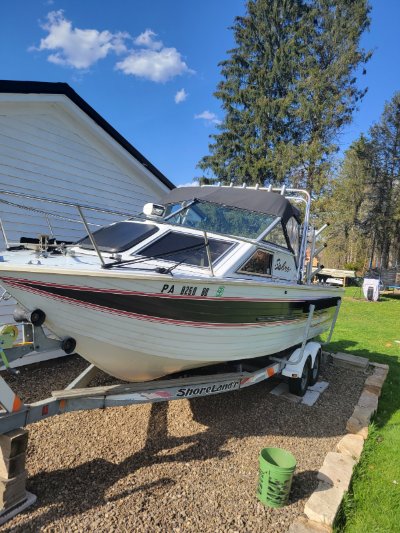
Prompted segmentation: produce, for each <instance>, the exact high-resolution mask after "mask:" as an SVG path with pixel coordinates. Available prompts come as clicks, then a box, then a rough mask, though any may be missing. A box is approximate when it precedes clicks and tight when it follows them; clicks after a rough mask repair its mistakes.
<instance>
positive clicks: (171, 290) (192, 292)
mask: <svg viewBox="0 0 400 533" xmlns="http://www.w3.org/2000/svg"><path fill="white" fill-rule="evenodd" d="M224 290H225V287H223V286H221V287H218V289H217V292H216V293H215V296H222V295H223V294H224ZM209 292H210V287H198V286H196V285H183V286H182V287H178V286H177V287H175V285H170V284H169V283H164V285H163V286H162V289H161V294H179V295H180V296H196V295H197V296H203V297H207V296H211V294H209Z"/></svg>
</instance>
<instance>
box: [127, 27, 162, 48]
mask: <svg viewBox="0 0 400 533" xmlns="http://www.w3.org/2000/svg"><path fill="white" fill-rule="evenodd" d="M156 36H157V34H156V33H154V31H152V30H146V31H144V32H143V33H141V34H140V35H139V36H138V37H136V39H135V41H134V42H135V44H136V45H137V46H144V47H146V48H151V49H152V50H160V48H162V47H163V43H162V42H161V41H156V40H155V39H153V37H156Z"/></svg>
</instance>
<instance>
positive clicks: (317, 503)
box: [304, 481, 344, 526]
mask: <svg viewBox="0 0 400 533" xmlns="http://www.w3.org/2000/svg"><path fill="white" fill-rule="evenodd" d="M343 493H344V491H343V489H341V488H338V487H333V486H332V485H330V484H329V483H324V482H323V481H320V482H319V484H318V487H317V489H316V491H315V492H313V493H312V495H311V497H310V498H309V499H308V501H307V503H306V505H305V507H304V513H305V514H306V515H307V516H308V518H309V519H310V520H313V521H314V522H319V523H321V524H327V525H328V526H331V525H332V524H333V521H334V520H335V516H336V514H337V512H338V509H339V506H340V504H341V502H342V498H343Z"/></svg>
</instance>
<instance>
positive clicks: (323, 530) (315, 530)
mask: <svg viewBox="0 0 400 533" xmlns="http://www.w3.org/2000/svg"><path fill="white" fill-rule="evenodd" d="M331 531H332V528H331V527H330V526H327V525H325V524H319V523H318V522H313V521H312V520H307V519H306V518H303V517H300V518H298V519H297V520H296V521H295V522H293V524H292V525H291V526H290V528H289V530H288V533H330V532H331Z"/></svg>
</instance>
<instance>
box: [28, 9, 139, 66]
mask: <svg viewBox="0 0 400 533" xmlns="http://www.w3.org/2000/svg"><path fill="white" fill-rule="evenodd" d="M42 27H43V29H45V30H47V31H48V35H47V37H45V38H44V39H41V41H40V45H39V47H38V48H31V49H30V50H32V49H34V50H40V51H43V50H54V51H55V52H54V53H52V54H50V55H49V56H48V58H47V59H48V61H50V62H51V63H55V64H57V65H63V66H70V67H74V68H77V69H85V68H88V67H90V66H91V65H93V64H94V63H96V62H97V61H98V60H99V59H104V58H105V57H106V56H107V55H108V54H109V53H110V52H115V53H117V54H120V53H122V52H125V51H126V46H125V43H124V41H125V39H127V38H129V34H128V33H122V32H119V33H111V32H109V31H108V30H105V31H101V32H100V31H98V30H93V29H86V30H82V29H80V28H73V27H72V23H71V21H69V20H67V19H66V18H64V12H63V11H62V10H59V11H51V12H50V13H48V15H47V22H46V23H45V24H43V26H42Z"/></svg>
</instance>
